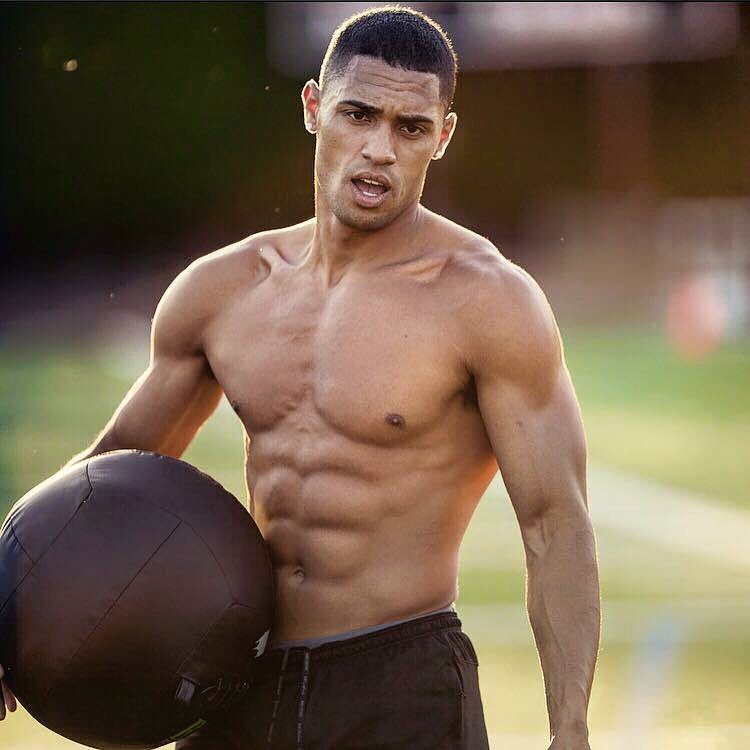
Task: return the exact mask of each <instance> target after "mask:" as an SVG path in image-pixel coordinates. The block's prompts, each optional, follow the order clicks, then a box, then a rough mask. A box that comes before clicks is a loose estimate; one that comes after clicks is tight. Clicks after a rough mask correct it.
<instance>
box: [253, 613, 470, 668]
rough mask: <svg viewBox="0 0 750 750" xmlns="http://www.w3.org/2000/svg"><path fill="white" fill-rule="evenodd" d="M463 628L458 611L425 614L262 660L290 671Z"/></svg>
mask: <svg viewBox="0 0 750 750" xmlns="http://www.w3.org/2000/svg"><path fill="white" fill-rule="evenodd" d="M460 628H461V620H459V619H458V615H457V614H456V612H455V610H452V609H451V610H449V611H447V612H444V611H438V612H435V613H432V614H428V615H422V616H419V617H415V618H413V619H410V620H407V621H406V622H401V623H398V624H395V625H386V626H385V627H383V628H379V629H378V630H375V631H374V632H369V633H366V634H364V635H357V636H354V637H351V638H344V639H341V640H335V641H332V642H329V643H324V644H322V645H320V646H314V647H310V646H289V647H287V648H281V647H280V646H274V647H273V648H270V649H269V650H268V651H266V653H265V654H264V655H263V656H262V657H261V659H262V660H264V661H266V662H268V661H276V660H279V661H281V660H283V661H284V662H285V663H286V666H285V669H286V670H287V671H288V670H291V669H294V668H295V666H298V665H301V664H302V663H303V662H308V663H309V662H316V661H325V660H327V659H336V658H340V657H343V656H352V655H354V654H359V653H362V652H364V651H370V650H372V649H377V648H381V647H383V646H389V645H392V644H394V643H398V642H400V641H405V640H412V639H413V638H418V637H420V636H424V635H429V634H431V633H436V632H439V631H441V630H451V629H453V630H455V629H460Z"/></svg>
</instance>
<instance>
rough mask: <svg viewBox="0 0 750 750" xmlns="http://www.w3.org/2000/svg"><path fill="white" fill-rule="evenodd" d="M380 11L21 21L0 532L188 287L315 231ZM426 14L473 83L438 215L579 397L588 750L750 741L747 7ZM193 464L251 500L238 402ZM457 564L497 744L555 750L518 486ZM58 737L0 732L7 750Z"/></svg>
mask: <svg viewBox="0 0 750 750" xmlns="http://www.w3.org/2000/svg"><path fill="white" fill-rule="evenodd" d="M368 5H372V4H365V3H282V2H279V3H244V4H229V3H204V4H187V3H169V4H150V3H118V4H114V3H113V4H104V3H102V4H99V3H90V4H33V3H19V4H13V3H4V4H2V5H1V6H0V39H1V40H2V45H1V47H2V48H1V49H0V55H1V56H2V57H1V58H0V59H1V60H2V74H1V75H0V82H1V90H0V117H1V118H2V121H1V123H0V164H1V166H2V170H1V174H2V182H1V184H0V252H2V274H1V275H0V430H1V431H2V441H1V442H0V518H2V517H4V515H5V513H6V512H7V510H8V508H9V507H10V505H11V504H12V502H13V501H14V500H15V499H17V498H18V497H19V496H20V495H21V494H23V493H24V492H26V491H27V490H28V489H30V488H31V487H32V486H34V485H35V484H37V483H38V482H39V481H41V480H42V479H43V478H45V477H46V476H48V475H49V474H51V473H52V472H54V471H55V470H56V469H57V468H59V467H60V466H61V465H62V464H63V463H64V462H65V461H66V460H67V459H68V458H69V457H70V456H71V455H72V454H73V453H75V452H77V451H78V450H80V449H81V448H83V447H84V446H85V445H86V444H87V443H88V442H89V441H90V440H91V439H92V438H93V437H94V435H95V434H96V433H97V432H98V430H99V429H100V428H101V427H102V426H103V425H104V423H105V422H106V420H107V419H108V417H109V416H110V414H111V413H112V411H113V410H114V408H115V407H116V405H117V404H118V403H119V401H120V399H121V398H122V396H123V395H124V393H125V392H126V391H127V389H128V387H129V386H130V384H131V383H132V381H133V380H134V378H135V377H136V376H137V375H138V374H139V373H140V372H141V371H142V369H143V368H144V367H145V365H146V363H147V354H148V335H149V326H150V317H151V315H152V314H153V310H154V307H155V305H156V302H157V301H158V299H159V297H160V295H161V293H162V292H163V290H164V288H165V287H166V286H167V284H168V283H169V281H170V280H171V279H172V278H173V277H174V275H175V274H176V273H177V272H179V270H181V269H182V268H183V267H184V266H185V265H187V264H188V263H189V262H190V261H191V260H193V259H194V258H196V257H198V256H200V255H202V254H204V253H206V252H208V251H210V250H213V249H216V248H218V247H221V246H222V245H225V244H228V243H231V242H234V241H236V240H238V239H241V238H242V237H245V236H247V235H248V234H251V233H253V232H256V231H259V230H262V229H267V228H271V227H278V226H283V225H286V224H291V223H294V222H297V221H300V220H303V219H305V218H308V217H309V216H310V215H311V214H312V212H313V199H312V179H311V168H312V156H313V148H314V143H313V140H312V138H311V137H310V136H309V135H308V134H307V133H306V132H305V131H304V129H303V127H302V118H301V109H300V103H299V91H300V87H301V84H302V83H303V82H304V81H305V80H306V79H307V78H309V77H311V76H317V69H318V66H319V64H320V59H321V57H322V53H323V50H324V49H325V46H326V44H327V42H328V39H329V38H330V34H331V32H332V30H333V28H334V27H335V26H336V24H337V23H338V22H339V21H340V20H342V19H343V18H344V17H345V16H347V15H348V14H350V13H351V12H354V11H357V10H359V9H362V8H364V7H368ZM412 5H413V7H416V8H419V9H422V10H424V11H425V12H427V13H428V14H430V15H432V16H433V17H434V18H436V19H437V20H438V21H439V22H440V23H441V24H442V25H443V26H444V28H445V29H446V30H447V31H448V33H449V34H450V35H451V36H452V38H453V40H454V42H455V46H456V49H457V52H458V55H459V60H460V66H461V73H460V75H459V81H458V89H457V93H456V100H455V109H456V111H457V112H458V113H459V129H458V132H457V135H456V137H455V138H454V140H453V143H452V145H451V148H450V149H449V151H448V154H447V156H446V158H445V159H444V160H443V161H441V162H439V163H436V164H435V165H434V166H433V167H432V169H431V173H430V175H429V177H428V181H427V188H426V191H425V195H424V203H425V205H427V206H428V207H429V208H431V209H433V210H436V211H438V212H440V213H444V214H445V215H447V216H448V217H450V218H452V219H454V220H456V221H458V222H460V223H463V224H465V225H467V226H469V227H471V228H473V229H475V230H476V231H478V232H480V233H482V234H484V235H486V236H488V237H489V238H490V239H491V240H493V241H494V242H495V243H496V244H497V245H498V246H499V247H500V248H501V249H502V251H503V252H504V253H505V254H506V255H507V256H508V257H509V258H511V259H512V260H514V261H516V262H517V263H520V264H521V265H523V266H525V267H526V268H527V269H528V270H529V271H530V272H531V273H532V274H534V276H535V277H536V278H537V279H538V280H539V282H540V283H541V285H542V287H543V288H544V289H545V291H546V293H547V295H548V297H549V299H550V301H551V303H552V306H553V308H554V309H555V311H556V313H557V316H558V320H559V323H560V328H561V332H562V335H563V340H564V342H565V348H566V356H567V360H568V365H569V368H570V370H571V373H572V376H573V380H574V383H575V385H576V388H577V391H578V395H579V398H580V401H581V405H582V409H583V414H584V419H585V423H586V429H587V436H588V443H589V453H590V468H589V494H590V507H591V512H592V515H593V518H594V522H595V526H596V530H597V535H598V544H599V557H600V565H601V578H602V596H603V637H602V644H601V649H600V656H599V666H598V673H597V677H596V680H595V683H594V692H593V695H592V700H591V709H590V727H591V737H592V747H593V748H594V750H626V749H630V748H634V747H638V748H643V749H644V750H657V749H659V750H660V749H662V748H664V749H666V748H670V749H671V748H680V750H692V749H693V748H696V749H697V748H700V749H701V750H719V749H720V748H721V749H723V748H727V749H728V748H732V750H736V748H739V747H750V597H749V594H750V575H749V574H750V543H748V539H750V470H749V468H748V467H749V466H750V299H749V297H748V295H749V293H750V8H749V7H748V6H746V5H745V6H743V4H740V3H714V4H709V3H528V4H524V3H471V2H467V3H414V4H412ZM469 292H470V290H467V293H469ZM186 459H187V460H189V461H192V462H193V463H195V464H196V465H198V466H199V467H201V468H202V469H204V470H205V471H207V472H209V473H210V474H212V475H213V476H215V477H216V478H217V479H219V480H220V481H221V482H222V483H224V484H225V486H227V487H228V488H229V489H230V490H232V491H233V492H234V493H235V494H237V495H238V496H240V497H242V496H243V492H244V490H243V479H242V444H241V428H240V425H239V423H238V422H237V420H236V417H235V415H234V413H233V412H232V410H231V408H229V407H228V406H227V405H225V404H222V406H221V407H220V408H219V410H218V412H217V414H216V415H215V416H214V417H213V418H212V419H211V420H210V421H209V422H208V424H207V425H206V427H205V428H204V430H203V431H202V432H201V434H200V435H199V437H198V439H197V440H196V442H195V443H194V445H193V446H192V447H191V448H190V450H189V452H188V454H187V455H186ZM462 555H463V562H462V573H461V581H460V584H461V591H460V598H459V602H458V607H459V612H460V614H461V616H462V619H463V620H464V623H465V627H466V629H467V631H468V632H469V633H470V635H471V636H472V637H473V638H474V640H475V642H476V643H477V646H478V651H479V656H480V662H481V668H480V675H481V681H482V688H483V693H484V702H485V710H486V714H487V724H488V728H489V731H490V735H491V739H492V746H493V748H498V749H499V748H513V749H514V750H526V749H527V748H528V749H529V750H531V748H546V747H547V745H546V744H545V738H546V736H547V719H546V711H545V704H544V691H543V685H542V678H541V671H540V668H539V664H538V660H537V656H536V652H535V649H534V647H533V642H532V638H531V632H530V628H529V625H528V622H527V619H526V615H525V610H524V606H523V591H524V572H523V551H522V546H521V541H520V536H519V533H518V529H517V526H516V523H515V519H514V516H513V514H512V511H511V509H510V505H509V502H508V500H507V497H506V496H505V493H504V490H503V488H502V483H501V482H500V481H499V480H498V481H496V482H495V483H494V484H493V485H492V487H491V488H490V490H489V491H488V493H487V496H486V497H485V498H484V500H483V502H482V503H481V505H480V509H479V511H478V513H477V516H476V517H475V519H474V521H473V523H472V526H471V529H470V532H469V534H468V536H467V539H466V541H465V544H464V547H463V553H462ZM66 745H67V746H72V743H69V742H66V741H64V740H61V739H59V738H56V737H55V736H54V735H52V734H51V733H49V732H47V731H46V730H44V729H43V728H42V727H40V726H39V725H38V724H36V723H35V722H34V721H33V720H32V719H31V718H29V717H28V716H27V715H24V714H23V711H19V714H17V715H15V716H13V717H12V720H11V721H7V722H4V723H3V724H2V725H0V746H2V747H4V748H5V747H7V748H9V749H10V750H17V749H18V748H21V747H23V748H24V750H29V749H30V748H31V749H32V750H33V749H34V748H38V749H39V750H41V749H42V748H44V749H45V750H46V749H48V748H49V749H52V748H57V747H63V746H66Z"/></svg>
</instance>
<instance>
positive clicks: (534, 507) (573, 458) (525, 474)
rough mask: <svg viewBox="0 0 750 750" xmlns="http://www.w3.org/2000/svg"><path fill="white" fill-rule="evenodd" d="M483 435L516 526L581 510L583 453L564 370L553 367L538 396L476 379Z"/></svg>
mask: <svg viewBox="0 0 750 750" xmlns="http://www.w3.org/2000/svg"><path fill="white" fill-rule="evenodd" d="M477 394H478V397H479V405H480V409H481V413H482V417H483V420H484V423H485V427H486V430H487V434H488V435H489V438H490V441H491V443H492V447H493V450H494V452H495V455H496V457H497V461H498V466H499V467H500V471H501V473H502V476H503V481H504V482H505V486H506V488H507V490H508V494H509V495H510V498H511V502H512V503H513V507H514V509H515V512H516V515H517V517H518V520H519V523H521V525H522V527H523V526H526V525H531V524H533V523H534V522H535V520H536V519H538V518H539V516H540V515H542V514H544V513H550V512H552V513H560V514H566V513H577V512H578V511H579V510H580V509H581V507H585V504H586V448H585V438H584V432H583V425H582V422H581V415H580V411H579V408H578V403H577V400H576V397H575V393H574V391H573V386H572V384H571V381H570V376H569V374H568V372H567V369H566V368H565V366H564V365H563V364H562V363H559V364H558V365H556V366H554V372H552V373H550V380H549V383H548V385H547V386H546V388H545V391H544V393H543V394H542V395H541V397H540V394H539V393H537V392H536V391H535V385H534V383H533V382H532V381H529V382H523V381H520V382H519V381H515V380H507V379H505V378H503V377H502V375H499V374H492V373H490V374H487V375H485V376H482V375H480V376H478V377H477Z"/></svg>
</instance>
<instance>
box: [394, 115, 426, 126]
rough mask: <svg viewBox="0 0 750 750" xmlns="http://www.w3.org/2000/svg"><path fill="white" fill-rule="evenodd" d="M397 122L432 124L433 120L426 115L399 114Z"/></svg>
mask: <svg viewBox="0 0 750 750" xmlns="http://www.w3.org/2000/svg"><path fill="white" fill-rule="evenodd" d="M398 120H399V122H405V123H407V124H409V125H434V124H435V121H434V120H433V119H432V118H431V117H427V115H399V116H398Z"/></svg>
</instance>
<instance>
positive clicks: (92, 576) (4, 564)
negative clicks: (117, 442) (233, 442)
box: [0, 451, 273, 748]
mask: <svg viewBox="0 0 750 750" xmlns="http://www.w3.org/2000/svg"><path fill="white" fill-rule="evenodd" d="M272 615H273V576H272V570H271V562H270V558H269V555H268V551H267V549H266V546H265V543H264V542H263V539H262V537H261V535H260V532H259V531H258V529H257V527H256V526H255V523H254V522H253V520H252V518H251V516H250V514H249V513H248V512H247V511H246V510H245V508H244V507H243V506H242V505H241V504H240V503H239V502H238V501H237V500H236V498H234V496H232V495H231V494H230V493H228V492H227V491H226V490H224V489H223V488H222V487H221V486H220V485H219V484H218V483H216V482H215V481H214V480H213V479H211V478H210V477H208V476H206V475H205V474H203V473H201V472H199V471H198V470H197V469H195V468H194V467H192V466H190V465H189V464H187V463H184V462H183V461H178V460H176V459H173V458H168V457H166V456H160V455H157V454H155V453H144V452H141V451H116V452H113V453H106V454H103V455H100V456H95V457H94V458H91V459H89V460H87V461H83V462H80V463H78V464H75V465H74V466H71V467H69V468H66V469H64V470H62V471H60V472H58V473H57V474H55V475H54V476H52V477H51V478H50V479H48V480H46V481H45V482H43V483H42V484H40V485H39V486H38V487H35V488H34V489H33V490H31V491H30V492H29V493H27V494H26V495H25V496H24V497H23V498H21V500H19V501H18V502H17V503H16V504H15V506H14V507H13V508H12V510H11V511H10V513H9V515H8V517H7V518H6V519H5V522H4V524H3V526H2V529H1V530H0V664H2V665H3V666H4V667H5V671H6V675H7V682H8V684H9V685H10V687H11V689H12V690H13V691H14V692H15V694H16V695H17V696H18V699H19V700H20V701H21V703H22V704H23V705H24V706H25V707H26V709H27V710H28V711H29V712H30V713H31V714H32V715H33V716H34V717H35V718H36V719H37V720H38V721H40V722H41V723H42V724H44V725H45V726H47V727H49V728H50V729H52V730H53V731H55V732H58V733H59V734H61V735H64V736H65V737H68V738H70V739H72V740H75V741H77V742H80V743H83V744H85V745H90V746H92V747H98V748H127V747H130V748H153V747H158V746H160V745H164V744H166V743H168V742H171V741H174V740H175V739H177V738H178V737H181V736H185V735H186V734H189V733H191V732H192V731H194V730H195V729H197V728H198V727H199V726H200V725H201V724H203V723H204V722H205V720H206V718H207V717H210V715H211V713H212V711H215V710H216V709H217V708H219V707H222V706H226V705H227V704H228V702H229V701H231V700H233V699H236V698H238V697H239V696H240V695H241V694H242V692H243V691H244V690H246V689H247V683H248V682H249V681H250V679H251V674H252V665H253V661H254V659H255V658H256V656H257V655H259V654H260V652H261V651H262V649H263V647H264V646H265V641H266V639H267V636H268V631H269V629H270V628H271V618H272Z"/></svg>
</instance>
